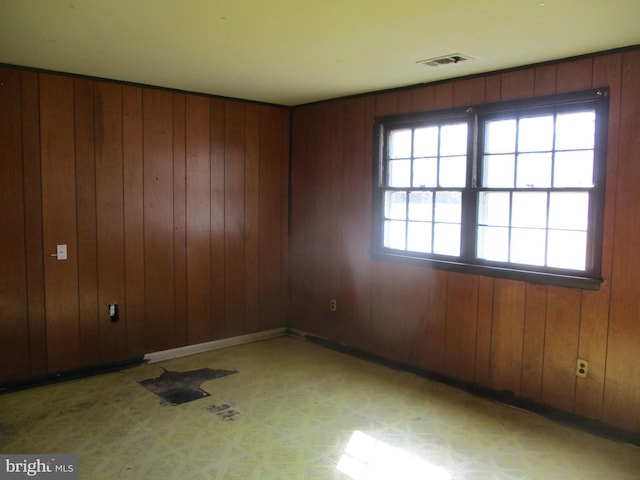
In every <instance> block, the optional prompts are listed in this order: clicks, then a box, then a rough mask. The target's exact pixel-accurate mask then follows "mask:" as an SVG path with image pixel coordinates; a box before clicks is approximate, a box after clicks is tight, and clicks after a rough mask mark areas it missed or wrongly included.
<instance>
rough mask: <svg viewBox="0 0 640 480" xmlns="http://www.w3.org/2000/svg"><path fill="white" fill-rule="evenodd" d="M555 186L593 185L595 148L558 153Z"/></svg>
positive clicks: (554, 174)
mask: <svg viewBox="0 0 640 480" xmlns="http://www.w3.org/2000/svg"><path fill="white" fill-rule="evenodd" d="M553 186H554V187H592V186H593V150H583V151H578V152H558V153H556V160H555V167H554V171H553Z"/></svg>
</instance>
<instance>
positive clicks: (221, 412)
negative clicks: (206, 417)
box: [207, 403, 240, 422]
mask: <svg viewBox="0 0 640 480" xmlns="http://www.w3.org/2000/svg"><path fill="white" fill-rule="evenodd" d="M207 410H209V411H210V412H211V413H213V414H215V415H217V416H218V417H220V418H221V419H222V420H224V421H225V422H232V421H233V420H235V417H236V415H240V414H239V413H238V411H237V410H235V409H234V408H232V407H231V406H229V405H227V404H226V403H224V404H222V405H211V406H210V407H207Z"/></svg>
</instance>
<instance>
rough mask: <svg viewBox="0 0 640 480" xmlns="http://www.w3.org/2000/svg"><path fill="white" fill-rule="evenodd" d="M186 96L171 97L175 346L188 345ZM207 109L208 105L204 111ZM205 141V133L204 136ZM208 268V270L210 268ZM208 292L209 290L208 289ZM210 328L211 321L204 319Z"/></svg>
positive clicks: (178, 94)
mask: <svg viewBox="0 0 640 480" xmlns="http://www.w3.org/2000/svg"><path fill="white" fill-rule="evenodd" d="M186 97H187V95H186V94H184V93H179V92H174V93H173V255H174V257H173V285H174V287H173V288H174V297H175V304H174V312H175V325H176V346H182V345H187V344H188V343H189V319H188V290H187V288H188V284H187V282H188V278H187V248H188V245H187V191H188V184H187V171H186V169H187V157H186V155H187V152H186V148H187V147H186V141H187V139H186V137H187V125H186V123H187V118H186V116H187V112H186V110H187V105H186V104H187V100H186ZM208 108H209V105H208V102H207V109H208ZM207 141H209V138H208V132H207ZM207 268H209V269H210V268H211V266H210V265H209V266H208V267H207ZM209 289H210V286H209ZM207 321H208V323H209V324H211V319H210V318H208V319H207Z"/></svg>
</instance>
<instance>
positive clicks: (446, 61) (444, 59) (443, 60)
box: [416, 53, 473, 67]
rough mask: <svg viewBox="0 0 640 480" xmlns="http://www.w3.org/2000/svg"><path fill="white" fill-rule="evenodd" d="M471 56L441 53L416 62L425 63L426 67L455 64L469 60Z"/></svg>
mask: <svg viewBox="0 0 640 480" xmlns="http://www.w3.org/2000/svg"><path fill="white" fill-rule="evenodd" d="M472 58H473V57H470V56H469V55H463V54H462V53H450V54H449V55H443V56H441V57H434V58H427V59H426V60H420V61H418V62H416V63H420V64H422V65H426V66H427V67H439V66H441V65H457V64H459V63H462V62H466V61H467V60H471V59H472Z"/></svg>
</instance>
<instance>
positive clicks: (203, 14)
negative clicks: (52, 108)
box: [0, 0, 640, 105]
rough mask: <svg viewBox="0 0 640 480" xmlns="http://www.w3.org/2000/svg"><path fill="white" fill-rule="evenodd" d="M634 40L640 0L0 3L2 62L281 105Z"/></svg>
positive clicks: (638, 37) (639, 38)
mask: <svg viewBox="0 0 640 480" xmlns="http://www.w3.org/2000/svg"><path fill="white" fill-rule="evenodd" d="M638 44H640V0H387V1H380V0H0V63H6V64H12V65H21V66H27V67H37V68H43V69H49V70H55V71H60V72H69V73H75V74H82V75H91V76H96V77H102V78H108V79H115V80H124V81H129V82H135V83H141V84H148V85H155V86H161V87H169V88H176V89H181V90H187V91H193V92H201V93H210V94H215V95H222V96H228V97H235V98H241V99H247V100H257V101H262V102H269V103H276V104H281V105H298V104H302V103H307V102H312V101H317V100H323V99H328V98H334V97H340V96H346V95H351V94H357V93H363V92H369V91H375V90H382V89H387V88H393V87H400V86H406V85H413V84H418V83H426V82H432V81H436V80H442V79H446V78H453V77H459V76H464V75H469V74H474V73H481V72H487V71H493V70H498V69H503V68H509V67H516V66H521V65H527V64H531V63H537V62H542V61H547V60H554V59H560V58H566V57H571V56H575V55H581V54H586V53H593V52H598V51H603V50H609V49H613V48H618V47H625V46H630V45H638ZM457 52H459V53H462V54H465V55H469V56H472V57H475V58H474V59H473V60H471V61H467V62H464V63H461V64H458V65H449V66H440V67H436V68H433V67H426V66H424V65H420V64H418V63H416V62H418V61H419V60H423V59H426V58H430V57H437V56H441V55H445V54H449V53H457Z"/></svg>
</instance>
